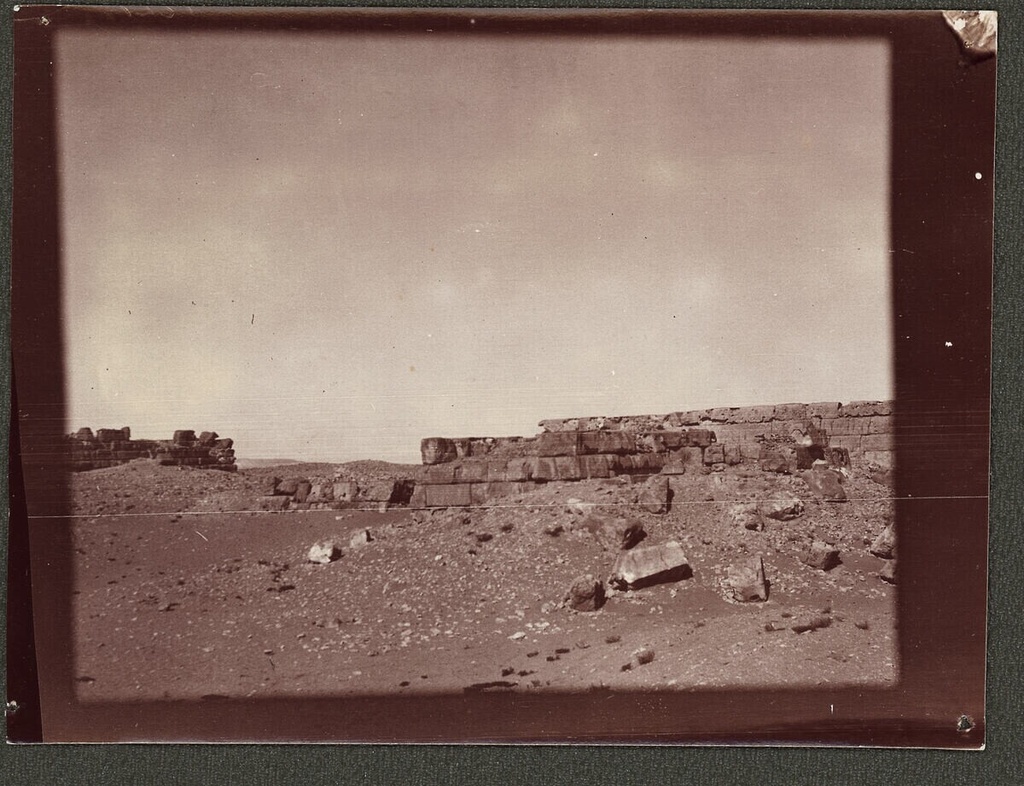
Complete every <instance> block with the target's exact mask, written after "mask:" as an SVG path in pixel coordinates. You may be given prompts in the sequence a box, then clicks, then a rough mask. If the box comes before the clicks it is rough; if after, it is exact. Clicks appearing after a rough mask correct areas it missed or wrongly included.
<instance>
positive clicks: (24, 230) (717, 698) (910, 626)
mask: <svg viewBox="0 0 1024 786" xmlns="http://www.w3.org/2000/svg"><path fill="white" fill-rule="evenodd" d="M135 10H136V9H133V13H132V14H130V15H129V14H125V13H124V12H123V10H121V9H119V8H100V7H81V6H78V7H75V6H67V7H45V6H36V7H31V8H25V9H23V10H22V12H20V13H19V14H17V15H16V21H15V24H14V39H15V50H14V59H15V82H14V106H15V114H14V134H13V142H14V150H15V156H14V164H13V175H14V193H13V199H14V213H13V215H14V223H13V264H12V273H11V275H12V308H11V320H12V332H11V336H12V354H13V370H14V377H13V380H12V417H11V420H12V429H11V456H10V458H11V465H10V466H11V471H10V489H11V491H10V494H11V523H10V548H9V558H8V559H9V566H10V568H9V579H10V586H9V612H8V614H9V616H8V648H9V649H8V685H9V688H8V697H9V698H10V699H14V700H16V701H17V702H18V706H19V709H18V711H17V712H15V713H13V714H11V715H10V716H9V720H8V735H9V738H10V739H12V740H14V741H24V742H28V741H35V740H40V739H41V740H44V741H114V740H117V741H132V740H140V741H141V740H145V741H163V740H174V741H207V742H215V741H225V742H226V741H263V742H284V741H291V742H301V741H311V742H330V741H368V742H490V741H493V742H605V743H610V742H622V743H677V742H686V743H714V744H725V743H748V744H750V743H785V744H811V745H822V744H828V745H871V746H913V747H942V748H978V747H980V746H981V745H983V743H984V739H985V639H986V625H985V620H986V614H985V610H986V599H987V547H988V507H989V497H988V487H989V458H988V457H989V418H990V392H991V383H990V378H991V364H992V351H991V346H992V344H991V339H992V272H993V268H992V255H993V244H992V240H993V235H992V232H993V224H992V222H993V205H994V199H993V183H994V148H995V88H996V58H995V57H977V56H972V55H971V54H970V53H969V52H967V51H965V50H964V49H963V48H962V47H961V45H960V42H959V40H958V39H957V37H956V36H955V35H954V34H953V32H952V31H951V30H950V28H949V26H948V25H947V24H946V22H945V21H944V19H943V18H942V16H941V14H940V13H938V12H916V11H915V12H884V13H880V12H856V13H853V12H829V13H823V12H800V11H788V12H746V11H744V12H690V11H674V10H672V11H597V10H591V11H584V12H567V11H565V12H563V11H558V12H554V11H547V12H544V11H526V10H518V11H508V10H487V9H474V10H473V11H472V16H473V17H474V18H475V20H476V23H475V25H474V27H473V35H501V36H509V35H513V36H514V35H516V34H522V33H533V34H536V33H541V34H545V35H552V36H580V35H584V36H614V35H617V34H622V33H629V34H632V35H650V36H701V37H707V38H713V37H718V36H750V37H758V38H760V37H768V38H771V37H792V38H830V37H834V38H837V39H848V38H858V37H867V38H880V39H884V40H887V41H888V42H889V44H890V46H891V51H892V59H891V62H892V88H891V102H892V103H891V111H892V133H891V151H890V153H891V167H892V170H891V180H890V183H891V187H890V190H891V197H890V200H891V205H890V217H891V226H892V230H891V248H892V250H893V253H892V281H893V300H892V309H893V325H894V347H895V352H894V358H893V360H894V364H895V372H896V411H895V416H896V424H897V425H896V428H897V434H896V437H897V471H896V497H897V501H896V520H897V527H898V532H899V538H900V563H899V573H898V582H899V583H898V607H899V621H898V637H899V645H900V681H899V684H898V685H897V687H896V688H892V689H866V688H860V687H857V688H853V687H846V688H837V689H829V690H817V689H815V690H793V689H772V690H765V689H757V690H746V689H739V690H737V689H730V690H714V691H712V690H708V691H692V692H679V693H674V692H664V691H659V692H636V693H633V692H630V693H626V692H613V693H602V694H537V695H530V694H513V695H493V694H479V695H461V694H460V695H444V696H438V697H424V698H413V697H398V696H393V695H384V696H365V697H358V698H355V699H350V698H345V699H341V698H332V697H316V698H309V699H304V698H294V699H283V698H282V699H260V700H237V701H236V700H222V701H216V702H191V701H188V702H186V701H166V702H145V703H119V704H94V703H90V704H80V703H78V702H77V701H76V699H75V692H74V682H73V672H72V662H71V658H72V650H71V646H70V645H71V640H72V637H71V613H70V605H71V603H70V598H71V595H70V591H71V587H70V581H71V577H72V560H71V551H72V549H71V547H70V534H69V528H68V525H67V521H68V520H67V519H66V518H64V517H63V514H64V513H65V512H66V511H67V510H68V504H69V500H68V482H67V476H66V468H65V467H64V466H62V464H61V449H60V444H61V439H62V436H63V413H64V400H63V397H64V390H65V387H64V379H63V362H62V354H61V350H62V341H63V338H62V334H63V331H64V330H65V329H73V327H74V326H66V325H63V324H62V321H61V297H62V290H61V281H60V263H61V259H60V253H61V241H60V232H59V226H60V222H59V217H60V211H61V205H60V201H59V191H58V186H59V183H58V172H57V168H56V150H55V142H56V128H55V115H54V110H55V106H54V104H55V101H54V98H55V96H54V79H53V72H52V67H51V63H52V59H53V58H52V57H51V52H52V44H53V34H54V32H55V31H56V30H57V29H65V28H68V27H71V26H76V27H105V28H108V29H116V30H119V31H124V33H125V34H131V32H132V31H133V30H140V29H147V30H167V31H171V30H173V31H175V32H179V33H181V34H183V35H187V34H188V33H189V32H194V31H199V30H207V29H215V30H225V31H228V30H240V29H246V30H267V31H270V30H286V29H287V30H293V31H295V33H296V34H301V33H302V32H303V31H324V30H336V31H338V32H361V33H376V34H380V35H419V34H422V33H423V32H424V31H425V29H426V28H431V29H432V30H433V33H432V35H439V34H440V35H460V34H464V33H465V31H466V30H467V24H468V20H469V16H470V12H468V11H458V10H450V11H449V10H425V9H424V10H414V11H410V10H365V9H364V10H354V9H340V8H336V9H331V10H325V9H308V10H307V9H287V10H283V9H278V10H270V9H230V10H229V9H214V8H210V9H202V10H200V9H192V10H190V11H189V12H187V13H175V14H173V15H168V14H167V13H166V9H158V8H155V7H154V8H151V9H145V8H141V9H138V11H139V12H138V13H135ZM44 17H45V18H46V20H47V23H45V24H44V23H42V21H41V20H42V19H43V18H44ZM977 173H980V174H981V178H980V179H979V178H978V177H977ZM841 327H842V329H845V330H850V331H854V330H856V329H857V326H856V325H855V324H850V325H842V326H841ZM949 345H951V346H949ZM29 588H31V592H29ZM33 648H34V651H33ZM33 671H37V674H34V673H33ZM830 708H832V709H830Z"/></svg>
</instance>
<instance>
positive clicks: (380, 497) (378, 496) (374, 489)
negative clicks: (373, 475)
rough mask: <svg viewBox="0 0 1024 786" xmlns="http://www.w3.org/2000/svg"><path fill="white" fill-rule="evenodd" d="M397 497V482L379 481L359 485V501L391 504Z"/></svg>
mask: <svg viewBox="0 0 1024 786" xmlns="http://www.w3.org/2000/svg"><path fill="white" fill-rule="evenodd" d="M394 495H395V481H393V480H377V481H371V482H369V483H366V484H365V485H364V484H362V483H361V484H359V499H362V500H365V501H367V502H391V499H392V497H393V496H394Z"/></svg>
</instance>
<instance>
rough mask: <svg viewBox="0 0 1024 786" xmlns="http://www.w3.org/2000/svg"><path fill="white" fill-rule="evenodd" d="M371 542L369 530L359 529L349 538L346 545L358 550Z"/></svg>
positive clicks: (371, 537) (371, 536)
mask: <svg viewBox="0 0 1024 786" xmlns="http://www.w3.org/2000/svg"><path fill="white" fill-rule="evenodd" d="M371 542H373V535H371V534H370V530H368V529H361V530H359V531H358V532H356V533H354V534H353V535H352V537H351V538H349V540H348V545H349V547H350V548H353V549H358V548H361V547H362V546H365V545H366V544H367V543H371Z"/></svg>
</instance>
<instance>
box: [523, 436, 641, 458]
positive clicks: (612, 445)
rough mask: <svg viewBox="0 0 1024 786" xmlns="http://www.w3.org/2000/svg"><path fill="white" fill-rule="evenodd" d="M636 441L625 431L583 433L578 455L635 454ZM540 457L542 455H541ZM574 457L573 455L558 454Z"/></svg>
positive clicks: (580, 438)
mask: <svg viewBox="0 0 1024 786" xmlns="http://www.w3.org/2000/svg"><path fill="white" fill-rule="evenodd" d="M635 452H636V439H635V437H634V436H633V435H632V434H630V433H629V432H627V431H583V432H580V435H579V445H578V453H580V454H587V455H592V454H598V453H635ZM541 455H544V454H543V453H542V454H541ZM558 455H575V454H558Z"/></svg>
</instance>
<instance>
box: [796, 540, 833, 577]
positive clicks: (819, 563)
mask: <svg viewBox="0 0 1024 786" xmlns="http://www.w3.org/2000/svg"><path fill="white" fill-rule="evenodd" d="M800 561H801V562H802V563H804V565H808V566H810V567H812V568H817V569H818V570H832V568H834V567H836V565H838V564H839V563H840V562H841V561H842V560H840V559H839V550H838V549H836V548H833V547H832V546H830V545H829V544H827V543H825V542H824V541H821V540H816V541H814V542H812V543H811V545H810V546H808V548H807V551H805V552H804V553H803V554H801V555H800Z"/></svg>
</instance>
